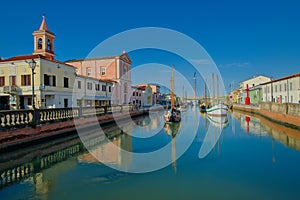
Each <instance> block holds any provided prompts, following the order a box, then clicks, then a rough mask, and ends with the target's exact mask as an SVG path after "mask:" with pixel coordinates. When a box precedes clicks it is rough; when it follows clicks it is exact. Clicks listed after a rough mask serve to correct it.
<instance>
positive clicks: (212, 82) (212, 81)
mask: <svg viewBox="0 0 300 200" xmlns="http://www.w3.org/2000/svg"><path fill="white" fill-rule="evenodd" d="M211 91H212V95H211V96H212V103H213V104H214V101H215V76H214V73H212V79H211Z"/></svg>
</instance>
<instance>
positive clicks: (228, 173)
mask: <svg viewBox="0 0 300 200" xmlns="http://www.w3.org/2000/svg"><path fill="white" fill-rule="evenodd" d="M161 116H162V115H161V114H159V113H158V114H157V115H156V117H153V116H152V117H151V118H149V117H145V118H140V119H139V120H136V122H135V123H129V124H126V131H121V130H119V129H114V128H113V127H110V128H108V129H107V131H106V132H107V135H109V138H110V140H111V141H112V143H105V142H104V141H105V140H104V136H103V135H102V136H99V135H93V134H91V135H90V140H89V143H88V144H89V145H90V146H89V148H91V149H92V151H93V154H94V155H95V154H97V156H99V157H101V160H104V161H105V162H107V163H111V164H114V165H122V166H128V167H130V166H131V164H132V162H134V158H132V157H128V155H124V154H122V152H120V151H118V150H116V149H115V148H112V146H111V145H112V144H113V145H118V146H120V147H122V148H123V149H126V150H128V151H132V152H151V151H153V150H157V149H160V148H161V147H163V146H165V145H167V144H171V145H170V151H169V157H168V159H170V160H171V161H172V162H170V163H171V164H170V165H169V166H167V167H165V168H163V169H161V170H158V171H155V172H151V173H144V174H131V173H124V172H119V171H116V170H113V169H110V168H108V167H106V166H105V165H103V164H101V163H99V162H98V161H97V160H96V159H95V158H94V157H93V156H92V155H91V154H90V153H88V152H87V151H86V150H85V148H84V146H83V145H82V143H81V142H80V140H79V139H78V138H67V139H63V140H57V141H53V142H49V143H48V144H43V145H39V146H37V147H32V148H30V149H29V148H28V149H22V151H20V152H17V153H14V154H6V155H5V154H2V155H0V175H1V178H0V180H1V182H0V184H1V185H0V197H1V199H64V198H68V199H100V198H101V199H171V198H174V199H183V198H185V199H242V198H243V199H283V198H284V199H295V198H297V197H298V196H299V195H300V191H299V186H300V183H299V180H300V175H299V167H300V152H299V150H300V132H299V131H296V130H292V129H289V128H286V127H282V126H278V125H277V124H273V123H270V122H269V121H267V120H265V119H263V118H258V117H255V116H250V115H245V114H242V113H233V114H232V115H229V116H228V118H225V119H221V120H220V119H207V118H206V116H203V115H200V113H199V111H198V110H197V109H195V108H190V110H188V112H186V113H183V116H182V117H183V120H182V123H181V124H180V125H179V126H178V127H170V126H169V125H164V123H163V121H162V117H161ZM195 119H197V120H196V121H198V120H199V129H198V131H197V135H196V137H195V138H194V140H193V143H192V145H191V146H190V147H189V149H188V150H187V151H186V152H185V153H184V154H183V155H182V156H181V157H180V158H179V159H177V160H176V159H175V158H176V156H178V153H179V152H180V149H179V148H180V142H184V140H182V138H185V137H189V136H190V135H191V134H190V133H191V132H192V131H193V130H194V129H195V125H196V124H195ZM218 120H219V121H218ZM210 125H211V126H212V127H213V128H214V130H215V132H216V135H217V134H218V131H220V129H222V134H221V136H220V137H219V138H218V140H217V144H216V146H215V147H214V148H213V149H212V151H211V152H210V153H209V155H208V156H207V157H205V158H204V159H199V157H198V153H199V150H200V147H201V145H202V142H203V140H204V138H205V132H206V130H207V129H208V128H209V126H210ZM153 130H159V131H158V133H157V134H155V135H153V136H152V137H150V138H147V139H145V138H137V137H134V136H139V137H142V136H147V134H148V133H149V134H150V132H152V131H153ZM124 132H127V133H129V134H130V135H132V136H130V135H127V134H125V133H124ZM22 152H26V154H25V155H23V154H22ZM126 156H127V157H126Z"/></svg>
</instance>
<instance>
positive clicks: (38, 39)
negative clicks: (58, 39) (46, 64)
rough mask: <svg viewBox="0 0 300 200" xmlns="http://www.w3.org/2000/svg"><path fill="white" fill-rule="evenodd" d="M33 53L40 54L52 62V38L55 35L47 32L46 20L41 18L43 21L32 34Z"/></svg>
mask: <svg viewBox="0 0 300 200" xmlns="http://www.w3.org/2000/svg"><path fill="white" fill-rule="evenodd" d="M33 37H34V51H33V54H34V55H36V54H40V55H43V56H45V57H46V58H47V59H49V60H54V56H55V54H54V38H55V35H54V33H52V32H51V31H49V28H48V25H47V22H46V18H45V16H43V21H42V23H41V26H40V28H39V30H36V31H34V32H33Z"/></svg>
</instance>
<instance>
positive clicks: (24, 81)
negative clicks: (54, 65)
mask: <svg viewBox="0 0 300 200" xmlns="http://www.w3.org/2000/svg"><path fill="white" fill-rule="evenodd" d="M21 85H22V86H28V85H31V75H21Z"/></svg>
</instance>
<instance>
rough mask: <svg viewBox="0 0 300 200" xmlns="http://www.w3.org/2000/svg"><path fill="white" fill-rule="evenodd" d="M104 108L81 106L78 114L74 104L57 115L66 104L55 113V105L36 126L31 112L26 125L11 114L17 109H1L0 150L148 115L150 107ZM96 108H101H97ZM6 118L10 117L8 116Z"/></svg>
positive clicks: (40, 116)
mask: <svg viewBox="0 0 300 200" xmlns="http://www.w3.org/2000/svg"><path fill="white" fill-rule="evenodd" d="M102 108H103V107H101V110H105V112H102V111H101V112H100V111H99V108H92V107H91V108H86V109H85V108H82V109H81V111H80V112H79V114H78V112H75V113H77V114H75V115H72V108H68V109H67V110H68V111H69V112H68V114H67V113H65V114H64V115H58V114H57V113H61V112H62V111H65V110H66V109H65V108H63V109H55V111H56V115H55V114H53V113H54V111H53V109H49V110H50V111H51V112H52V115H47V117H48V119H49V120H48V121H47V120H45V118H44V116H43V115H39V119H38V120H37V121H39V122H40V123H39V124H38V125H34V126H32V125H31V123H32V120H33V118H32V116H30V117H28V116H27V117H28V119H27V120H25V121H24V124H23V126H18V125H20V123H19V121H18V120H17V118H18V117H19V116H18V117H16V116H14V117H11V116H12V115H13V114H12V113H16V112H12V113H11V112H10V111H1V113H0V116H1V117H0V119H1V131H0V152H2V151H7V150H10V149H16V148H18V147H22V146H26V145H29V144H36V143H39V142H43V141H45V140H51V139H56V138H59V137H64V136H66V135H70V134H77V132H76V128H78V127H80V129H84V128H87V129H88V128H91V127H95V126H99V125H100V126H103V125H106V124H111V123H114V122H115V121H116V120H118V121H120V120H121V121H122V120H128V119H131V118H134V117H138V116H141V115H145V114H147V113H148V112H149V110H147V109H138V108H137V107H133V106H115V107H109V108H108V107H107V108H105V109H102ZM75 110H76V109H75ZM97 110H98V111H99V112H97ZM44 111H45V110H42V111H40V112H44ZM50 111H49V112H50ZM19 112H21V111H19ZM95 117H96V118H95ZM7 118H9V119H10V120H7ZM20 118H21V117H20ZM12 119H13V120H12ZM22 119H24V117H22ZM41 119H43V120H41ZM4 121H6V123H4ZM41 121H43V123H41ZM7 124H9V125H10V126H8V125H7ZM4 125H7V126H4Z"/></svg>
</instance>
